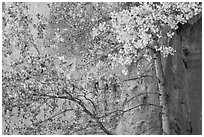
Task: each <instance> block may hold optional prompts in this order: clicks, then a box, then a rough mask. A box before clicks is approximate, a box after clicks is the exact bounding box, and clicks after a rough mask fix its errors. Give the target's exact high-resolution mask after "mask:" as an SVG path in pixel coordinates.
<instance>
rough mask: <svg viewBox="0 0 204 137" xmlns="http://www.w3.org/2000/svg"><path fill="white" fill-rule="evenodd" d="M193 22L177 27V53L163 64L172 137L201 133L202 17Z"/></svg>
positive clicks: (174, 41) (175, 43)
mask: <svg viewBox="0 0 204 137" xmlns="http://www.w3.org/2000/svg"><path fill="white" fill-rule="evenodd" d="M195 19H196V20H197V21H193V22H194V24H185V25H183V26H181V27H180V28H179V32H178V33H177V34H176V35H175V36H174V38H173V39H172V41H171V46H172V47H173V48H174V49H176V53H175V55H174V56H169V57H168V58H167V59H166V60H165V61H164V62H165V63H164V64H163V65H164V66H165V70H164V72H165V79H166V82H167V83H166V91H167V92H168V95H169V100H168V103H169V115H170V126H171V134H177V135H178V134H202V120H201V114H202V18H200V19H199V20H198V19H197V18H195ZM192 20H193V19H192Z"/></svg>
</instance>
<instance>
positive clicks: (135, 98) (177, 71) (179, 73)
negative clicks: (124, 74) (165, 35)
mask: <svg viewBox="0 0 204 137" xmlns="http://www.w3.org/2000/svg"><path fill="white" fill-rule="evenodd" d="M170 45H171V46H172V47H173V48H174V49H176V53H175V55H173V56H168V57H167V58H164V59H163V60H162V65H163V69H164V74H165V80H166V84H165V91H166V92H167V93H168V96H167V101H168V107H169V120H170V130H171V134H175V135H185V134H202V133H201V129H202V122H201V112H202V111H201V109H202V75H201V74H202V50H201V49H202V19H201V17H200V16H196V17H194V18H192V19H191V20H190V22H189V23H187V24H185V25H179V29H178V31H177V32H176V34H175V35H174V37H173V38H172V40H171V41H170ZM139 68H140V69H139ZM138 72H139V73H140V74H145V75H151V76H153V77H144V78H140V79H135V80H131V81H128V82H127V83H126V84H127V86H126V87H125V88H124V90H123V92H124V93H123V96H125V97H126V98H129V100H128V99H124V100H123V101H124V110H128V109H130V108H134V109H132V110H131V111H128V112H126V113H125V114H124V115H123V117H122V118H121V120H120V122H119V124H118V126H117V128H116V133H117V134H129V135H131V134H132V135H135V134H161V131H160V126H161V123H160V121H161V120H160V108H159V107H158V106H157V105H159V101H158V94H157V93H158V87H157V79H156V78H155V68H154V66H153V65H150V62H148V61H144V60H140V61H139V63H134V64H132V65H131V66H130V68H129V78H130V79H131V78H135V77H137V76H138V74H139V73H138ZM124 94H125V95H124ZM152 104H153V105H152ZM137 106H140V107H137Z"/></svg>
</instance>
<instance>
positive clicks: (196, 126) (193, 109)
mask: <svg viewBox="0 0 204 137" xmlns="http://www.w3.org/2000/svg"><path fill="white" fill-rule="evenodd" d="M189 48H190V54H189V55H187V60H188V61H189V62H190V67H189V68H188V69H187V70H188V71H187V72H188V75H187V77H188V94H189V108H190V120H191V124H192V129H193V132H192V134H202V18H200V19H199V20H198V21H197V23H195V24H194V25H193V27H192V28H191V32H190V39H189Z"/></svg>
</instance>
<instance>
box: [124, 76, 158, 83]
mask: <svg viewBox="0 0 204 137" xmlns="http://www.w3.org/2000/svg"><path fill="white" fill-rule="evenodd" d="M146 77H151V78H154V76H152V75H142V76H138V77H135V78H129V79H125V80H124V81H123V82H126V81H133V80H138V79H141V78H146Z"/></svg>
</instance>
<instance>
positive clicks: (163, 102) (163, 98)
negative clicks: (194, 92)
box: [155, 51, 170, 135]
mask: <svg viewBox="0 0 204 137" xmlns="http://www.w3.org/2000/svg"><path fill="white" fill-rule="evenodd" d="M155 57H156V58H155V70H156V76H157V78H158V90H159V102H160V106H161V129H162V130H161V131H162V134H163V135H170V125H169V114H168V106H167V93H166V92H165V91H164V86H165V79H164V72H163V69H162V64H161V53H160V52H158V51H157V52H156V53H155Z"/></svg>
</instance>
